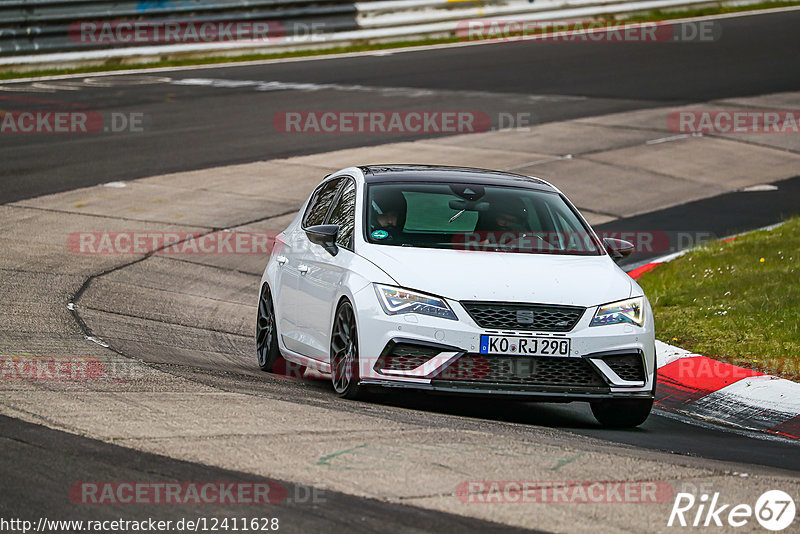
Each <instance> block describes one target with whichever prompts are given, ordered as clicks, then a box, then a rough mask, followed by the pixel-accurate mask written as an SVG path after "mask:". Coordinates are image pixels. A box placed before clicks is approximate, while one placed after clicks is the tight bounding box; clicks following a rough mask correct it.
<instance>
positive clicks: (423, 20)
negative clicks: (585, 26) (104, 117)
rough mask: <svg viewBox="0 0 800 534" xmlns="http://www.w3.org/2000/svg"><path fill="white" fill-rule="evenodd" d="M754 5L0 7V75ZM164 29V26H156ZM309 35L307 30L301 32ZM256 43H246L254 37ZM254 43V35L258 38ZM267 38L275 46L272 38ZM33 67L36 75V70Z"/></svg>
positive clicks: (607, 1)
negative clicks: (93, 33)
mask: <svg viewBox="0 0 800 534" xmlns="http://www.w3.org/2000/svg"><path fill="white" fill-rule="evenodd" d="M758 1H759V0H457V1H456V0H359V1H354V0H118V1H116V2H113V1H108V0H0V67H3V66H5V67H8V68H13V69H15V70H20V69H21V70H22V71H24V70H30V69H34V68H42V67H43V66H47V67H48V68H62V67H63V66H64V65H71V66H76V65H98V64H108V62H109V61H114V62H119V63H124V62H143V61H152V60H156V59H159V58H177V57H204V56H207V55H216V56H236V55H242V54H250V53H270V52H276V51H282V50H298V49H322V48H330V47H333V46H344V45H346V44H352V43H370V42H386V41H397V40H414V39H420V38H436V37H452V36H455V35H457V31H458V29H459V27H460V25H461V24H463V23H464V21H467V20H486V19H491V20H500V21H503V20H505V21H513V20H518V21H548V20H549V21H553V20H565V19H593V18H598V17H599V18H608V17H612V18H613V17H616V16H619V15H622V16H624V15H625V14H627V13H637V12H648V11H652V10H672V9H678V10H680V9H685V8H687V7H690V6H701V5H721V4H727V3H731V4H736V5H740V4H747V3H755V2H758ZM80 21H83V22H95V23H97V24H98V25H100V26H104V25H113V24H121V23H131V22H135V23H136V24H137V25H138V26H147V25H148V24H150V25H154V24H155V25H158V24H166V23H169V24H178V23H180V24H186V25H188V26H195V27H196V26H198V25H202V23H204V22H213V23H216V24H217V26H218V27H220V26H222V25H223V24H224V23H226V22H236V23H238V22H240V23H242V24H243V25H245V26H246V25H247V23H248V22H249V23H250V24H251V26H255V25H256V24H262V26H263V23H265V22H267V21H269V22H270V23H271V24H272V26H273V27H271V28H270V32H273V31H275V34H274V35H273V34H272V33H270V35H269V38H266V39H265V38H264V35H263V34H257V33H255V32H254V31H253V33H252V34H248V33H247V32H246V31H245V32H243V33H241V34H238V35H242V36H243V37H244V38H243V39H241V40H224V41H223V40H219V41H211V42H197V41H187V40H162V41H158V40H157V39H156V40H152V39H151V40H149V41H148V40H146V39H145V40H144V41H139V42H108V41H102V40H100V41H99V42H98V41H93V40H91V39H88V40H87V39H83V38H80V39H76V38H75V37H76V36H75V32H76V26H77V25H78V23H79V22H80ZM162 29H163V28H162ZM309 29H311V30H309ZM254 36H255V38H254ZM259 36H260V37H259ZM272 37H274V38H272ZM37 66H38V67H37Z"/></svg>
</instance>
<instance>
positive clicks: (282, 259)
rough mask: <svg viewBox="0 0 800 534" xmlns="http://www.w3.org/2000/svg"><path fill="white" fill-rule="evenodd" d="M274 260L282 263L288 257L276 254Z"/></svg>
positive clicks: (279, 263)
mask: <svg viewBox="0 0 800 534" xmlns="http://www.w3.org/2000/svg"><path fill="white" fill-rule="evenodd" d="M275 261H277V262H278V265H283V264H284V263H286V262H287V261H289V259H288V258H287V257H286V256H276V257H275Z"/></svg>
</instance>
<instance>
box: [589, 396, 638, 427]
mask: <svg viewBox="0 0 800 534" xmlns="http://www.w3.org/2000/svg"><path fill="white" fill-rule="evenodd" d="M652 408H653V399H611V400H603V401H597V402H593V403H592V413H593V414H594V417H595V418H596V419H597V420H598V421H599V422H600V424H602V425H603V426H607V427H609V428H633V427H637V426H639V425H641V424H642V423H644V422H645V420H646V419H647V416H648V415H650V410H651V409H652Z"/></svg>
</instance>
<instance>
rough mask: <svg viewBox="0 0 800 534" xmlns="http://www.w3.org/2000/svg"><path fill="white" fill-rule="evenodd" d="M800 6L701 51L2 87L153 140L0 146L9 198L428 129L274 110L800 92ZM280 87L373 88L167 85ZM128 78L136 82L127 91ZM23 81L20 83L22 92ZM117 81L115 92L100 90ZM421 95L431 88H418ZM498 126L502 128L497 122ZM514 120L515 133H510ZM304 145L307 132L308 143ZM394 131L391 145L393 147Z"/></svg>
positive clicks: (565, 51)
mask: <svg viewBox="0 0 800 534" xmlns="http://www.w3.org/2000/svg"><path fill="white" fill-rule="evenodd" d="M799 22H800V13H798V12H797V11H792V12H783V13H776V14H766V15H759V16H752V17H741V18H730V19H721V20H719V21H718V23H719V24H721V26H722V35H724V38H723V39H721V40H719V41H717V42H699V43H613V42H612V43H592V44H585V43H574V44H572V43H525V42H520V43H514V42H511V43H500V44H492V45H488V46H473V47H470V48H469V49H464V48H461V47H458V48H443V49H436V50H430V51H421V52H413V53H409V52H405V53H399V52H398V53H394V54H391V55H385V54H384V53H381V54H380V55H366V56H360V57H356V58H344V59H325V60H322V61H313V62H308V61H292V62H283V63H273V64H270V65H259V66H231V67H224V68H212V69H195V70H180V71H171V72H162V73H150V74H147V75H146V77H145V78H146V80H143V79H142V78H141V75H138V76H132V77H128V78H127V80H128V81H124V80H125V77H122V78H120V79H117V80H115V81H106V80H101V81H100V82H95V83H84V84H82V83H80V80H82V79H84V78H83V77H82V76H81V77H79V78H77V81H76V80H70V81H69V82H46V83H44V84H43V85H42V84H41V83H40V84H37V85H38V87H31V86H32V85H34V84H8V83H6V84H3V83H0V88H8V89H4V90H0V103H1V104H2V108H3V109H8V110H15V109H18V110H29V109H31V108H33V109H54V108H55V109H66V110H70V109H71V110H79V109H85V110H95V111H98V112H101V113H102V112H105V111H108V110H115V111H122V112H124V111H127V112H134V113H142V114H144V118H145V123H146V124H148V128H147V133H146V134H145V133H125V134H112V133H97V134H90V135H86V136H77V137H76V136H58V135H19V136H13V137H8V138H4V139H3V143H2V146H0V160H1V161H3V166H4V171H5V172H4V173H3V177H4V179H3V182H2V184H0V202H9V201H13V200H19V199H22V198H29V197H33V196H38V195H42V194H46V193H52V192H56V191H66V190H70V189H74V188H77V187H84V186H88V185H94V184H97V183H103V182H111V181H115V180H126V179H131V178H140V177H144V176H152V175H156V174H164V173H168V172H173V171H182V170H190V169H202V168H208V167H215V166H219V165H228V164H233V163H242V162H248V161H258V160H266V159H272V158H277V157H289V156H295V155H299V154H312V153H318V152H326V151H329V150H334V149H338V148H346V147H356V146H363V145H371V144H379V143H385V142H387V141H392V142H394V141H402V140H405V139H411V138H415V137H420V136H419V135H416V136H415V135H413V134H404V135H388V136H387V135H385V134H383V135H382V134H372V135H353V134H350V135H348V134H342V135H331V134H319V135H303V136H297V135H291V134H283V135H281V134H278V133H276V132H275V130H274V129H273V126H272V122H273V117H274V115H275V114H276V113H277V112H279V111H288V110H306V109H315V110H352V109H354V105H353V102H354V99H356V98H357V102H358V104H357V106H358V109H375V110H407V109H417V110H418V109H426V106H427V107H428V108H430V109H451V110H478V111H483V112H485V113H487V114H489V116H490V117H495V118H496V115H497V113H498V112H506V113H530V114H531V117H532V123H534V124H535V123H537V122H538V123H541V122H549V121H555V120H564V119H569V118H576V117H584V116H590V115H597V114H602V113H611V112H615V111H623V110H630V109H637V108H648V107H656V106H665V105H669V104H680V103H688V102H702V101H707V100H712V99H721V98H727V97H733V96H743V95H753V94H766V93H774V92H780V91H788V90H796V89H797V87H798V86H800V69H797V62H796V59H797V50H798V49H800V34H798V32H797V25H798V23H799ZM162 78H168V79H171V80H185V79H190V78H204V79H212V80H217V81H223V82H224V81H229V82H230V81H239V82H241V81H260V82H270V81H278V82H284V83H293V84H317V85H320V84H338V85H340V86H353V85H357V86H362V87H363V88H366V89H363V90H362V89H358V90H354V89H352V88H350V89H346V88H338V89H324V88H316V89H313V90H312V89H309V88H306V89H295V90H289V89H283V90H274V89H272V90H269V91H260V90H255V89H254V88H253V87H252V86H240V87H224V86H220V85H222V84H217V85H218V86H204V85H201V86H198V85H189V86H183V85H175V84H174V83H160V82H158V80H159V79H162ZM131 84H133V85H131ZM20 85H21V86H20ZM103 85H109V86H110V87H103ZM411 89H418V90H422V91H414V90H411ZM494 122H495V124H494V125H495V126H496V125H497V124H496V120H495V121H494ZM506 126H507V125H506ZM299 137H302V138H299ZM387 137H389V138H390V139H387Z"/></svg>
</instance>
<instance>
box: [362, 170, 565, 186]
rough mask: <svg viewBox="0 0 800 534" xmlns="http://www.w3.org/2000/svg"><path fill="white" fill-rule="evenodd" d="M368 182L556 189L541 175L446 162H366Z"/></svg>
mask: <svg viewBox="0 0 800 534" xmlns="http://www.w3.org/2000/svg"><path fill="white" fill-rule="evenodd" d="M360 169H361V171H362V172H363V173H364V177H365V180H366V182H367V183H378V182H445V183H474V184H483V185H511V186H517V187H530V188H531V189H539V190H545V191H554V189H553V188H552V187H551V186H550V184H548V183H547V182H544V181H542V180H539V179H538V178H531V177H530V176H523V175H521V174H514V173H510V172H502V171H493V170H489V169H475V168H472V167H448V166H444V165H410V164H389V165H366V166H363V167H360Z"/></svg>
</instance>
